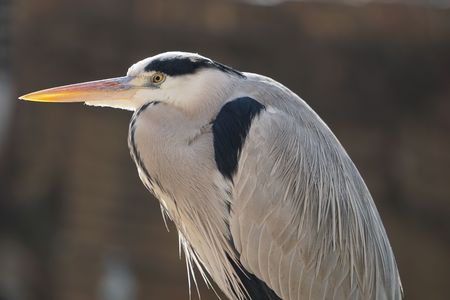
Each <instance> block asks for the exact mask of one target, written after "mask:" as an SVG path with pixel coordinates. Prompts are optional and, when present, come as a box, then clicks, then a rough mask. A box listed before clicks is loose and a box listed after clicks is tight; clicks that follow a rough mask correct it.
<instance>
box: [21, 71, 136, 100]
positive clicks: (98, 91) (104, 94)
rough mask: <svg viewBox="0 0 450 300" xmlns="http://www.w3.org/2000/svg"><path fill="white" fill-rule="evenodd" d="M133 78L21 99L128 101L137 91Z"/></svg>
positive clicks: (88, 84) (34, 94)
mask: <svg viewBox="0 0 450 300" xmlns="http://www.w3.org/2000/svg"><path fill="white" fill-rule="evenodd" d="M132 79H133V77H130V76H126V77H117V78H110V79H104V80H97V81H90V82H83V83H77V84H71V85H65V86H60V87H55V88H51V89H45V90H41V91H37V92H34V93H30V94H26V95H23V96H21V97H19V99H20V100H27V101H37V102H86V101H101V100H128V99H130V98H131V97H132V96H133V95H134V93H135V91H133V85H131V84H130V81H131V80H132Z"/></svg>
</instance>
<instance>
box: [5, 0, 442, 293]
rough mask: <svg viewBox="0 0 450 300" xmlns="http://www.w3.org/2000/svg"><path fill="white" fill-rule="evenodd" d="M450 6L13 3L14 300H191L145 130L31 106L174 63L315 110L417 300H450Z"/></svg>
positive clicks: (111, 113) (93, 0) (8, 124)
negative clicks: (208, 64) (247, 82)
mask: <svg viewBox="0 0 450 300" xmlns="http://www.w3.org/2000/svg"><path fill="white" fill-rule="evenodd" d="M449 2H450V1H447V0H441V1H439V0H423V1H421V0H410V1H409V0H404V1H380V2H378V1H369V0H353V1H352V0H342V1H338V0H336V1H292V2H284V1H277V0H272V1H267V0H252V1H246V2H245V1H237V0H236V1H225V0H222V1H219V0H191V1H182V0H179V1H176V0H152V1H149V0H128V1H123V0H77V1H70V0H39V1H32V0H0V299H1V300H37V299H39V300H40V299H45V300H89V299H99V300H135V299H188V297H189V295H188V284H187V277H186V270H185V264H184V258H182V259H180V258H179V255H178V246H177V236H176V231H175V229H174V227H173V226H172V225H170V226H169V227H170V229H171V230H170V232H169V233H167V231H166V229H165V228H164V225H163V221H162V218H161V215H160V209H159V206H158V204H157V201H156V200H155V199H154V198H153V197H151V196H150V194H149V193H148V192H147V191H146V190H145V188H144V187H143V185H142V184H141V183H140V181H139V179H138V176H137V172H136V169H135V166H134V165H133V163H132V161H131V159H130V157H129V153H128V148H127V142H126V140H127V130H128V122H129V119H130V117H131V114H130V113H129V112H126V111H119V110H112V109H99V108H91V107H86V106H83V105H80V104H52V105H49V104H36V103H26V102H19V101H17V97H18V96H19V95H21V94H24V93H28V92H31V91H34V90H37V89H43V88H47V87H52V86H57V85H62V84H68V83H74V82H80V81H88V80H94V79H101V78H107V77H114V76H119V75H122V74H124V73H125V72H126V70H127V68H128V66H130V65H131V64H132V63H134V62H135V61H137V60H140V59H142V58H145V57H147V56H151V55H154V54H157V53H159V52H163V51H168V50H184V51H193V52H199V53H201V54H203V55H206V56H208V57H211V58H214V59H216V60H219V61H221V62H223V63H225V64H229V65H232V66H234V67H236V68H238V69H240V70H243V71H252V72H257V73H262V74H265V75H268V76H270V77H273V78H275V79H277V80H278V81H280V82H282V83H284V84H286V85H287V86H288V87H290V88H291V89H292V90H294V91H295V92H297V93H298V94H299V95H300V96H301V97H303V98H304V99H305V100H306V101H307V102H308V103H309V104H310V105H311V106H312V107H313V108H314V109H315V110H316V111H317V112H318V113H319V115H321V116H322V118H323V119H324V120H325V121H326V122H327V123H328V125H329V126H330V127H331V128H332V130H333V131H334V132H335V134H336V135H337V137H338V138H339V139H340V141H341V142H342V144H343V145H344V146H345V148H346V149H347V151H348V152H349V154H350V156H351V157H352V158H353V160H354V161H355V163H356V165H357V166H358V168H359V169H360V171H361V173H362V175H363V177H364V178H365V180H366V183H367V184H368V186H369V188H370V190H371V192H372V194H373V196H374V199H375V201H376V204H377V206H378V208H379V210H380V213H381V215H382V218H383V221H384V223H385V226H386V228H387V232H388V234H389V237H390V240H391V243H392V247H393V248H394V252H395V254H396V257H397V262H398V265H399V268H400V273H401V276H402V281H403V284H404V289H405V293H406V299H450V292H449V284H450V10H449V9H448V8H449V6H450V3H449ZM200 285H201V286H200V288H201V293H202V299H215V296H214V293H213V292H212V291H211V290H208V289H206V288H205V286H204V285H203V284H200ZM192 297H193V299H196V298H197V295H196V293H195V290H194V291H193V296H192Z"/></svg>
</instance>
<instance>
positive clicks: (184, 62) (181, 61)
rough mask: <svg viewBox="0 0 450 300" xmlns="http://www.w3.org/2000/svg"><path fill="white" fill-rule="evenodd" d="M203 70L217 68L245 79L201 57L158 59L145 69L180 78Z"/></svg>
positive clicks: (239, 73) (241, 75)
mask: <svg viewBox="0 0 450 300" xmlns="http://www.w3.org/2000/svg"><path fill="white" fill-rule="evenodd" d="M201 68H216V69H218V70H221V71H222V72H225V73H229V74H234V75H237V76H239V77H245V76H244V75H243V74H242V73H241V72H239V71H236V70H235V69H233V68H231V67H228V66H225V65H223V64H221V63H218V62H215V61H212V60H209V59H205V58H201V57H196V58H191V57H174V58H170V59H156V60H153V61H151V62H150V63H149V64H148V65H147V66H146V67H145V71H147V72H149V71H158V72H162V73H164V74H167V75H169V76H178V75H186V74H194V73H195V72H197V70H199V69H201Z"/></svg>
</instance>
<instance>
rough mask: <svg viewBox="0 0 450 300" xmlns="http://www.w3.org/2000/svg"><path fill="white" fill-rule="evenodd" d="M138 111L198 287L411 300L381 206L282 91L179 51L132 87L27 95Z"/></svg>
mask: <svg viewBox="0 0 450 300" xmlns="http://www.w3.org/2000/svg"><path fill="white" fill-rule="evenodd" d="M20 99H22V100H30V101H43V102H85V103H86V104H88V105H94V106H106V107H113V108H121V109H126V110H131V111H134V113H133V116H132V118H131V122H130V125H129V136H128V144H129V148H130V152H131V156H132V158H133V160H134V161H135V163H136V166H137V169H138V174H139V177H140V178H141V180H142V182H143V183H144V185H145V186H146V187H147V188H148V190H150V191H151V192H152V193H153V194H154V195H155V196H156V198H157V199H158V200H159V202H160V204H161V207H162V211H163V217H164V218H165V217H166V216H167V217H168V218H170V220H172V221H173V222H174V223H175V225H176V227H177V230H178V234H179V241H180V246H181V248H182V249H183V250H184V252H185V256H186V261H187V265H188V275H189V273H193V272H194V266H196V267H197V269H198V270H199V272H200V274H201V276H202V277H203V279H204V280H205V281H206V282H207V283H208V282H209V280H210V279H212V280H214V282H215V283H216V284H217V286H218V287H219V288H220V289H221V290H222V291H223V293H224V294H225V295H226V296H227V297H229V298H230V299H239V300H241V299H302V300H304V299H379V300H380V299H401V298H402V287H401V282H400V277H399V273H398V270H397V266H396V262H395V258H394V254H393V252H392V249H391V246H390V244H389V240H388V237H387V235H386V232H385V229H384V227H383V224H382V221H381V219H380V216H379V214H378V212H377V209H376V207H375V204H374V202H373V200H372V197H371V195H370V193H369V191H368V189H367V187H366V185H365V183H364V181H363V179H362V178H361V176H360V174H359V172H358V170H357V169H356V167H355V165H354V164H353V162H352V161H351V159H350V158H349V156H348V155H347V153H346V151H345V150H344V148H343V147H342V146H341V144H340V143H339V141H338V140H337V139H336V137H335V136H334V134H333V133H332V132H331V130H330V129H329V128H328V127H327V125H326V124H325V123H324V122H323V121H322V120H321V119H320V117H319V116H318V115H317V114H316V113H315V112H314V111H313V110H312V109H311V108H310V107H309V106H308V105H307V103H306V102H305V101H303V100H302V99H301V98H300V97H299V96H297V95H296V94H295V93H293V92H292V91H291V90H289V89H288V88H287V87H285V86H283V85H282V84H280V83H278V82H277V81H275V80H273V79H270V78H268V77H265V76H261V75H258V74H253V73H247V72H241V71H238V70H235V69H233V68H231V67H228V66H226V65H223V64H221V63H218V62H216V61H214V60H211V59H209V58H206V57H203V56H201V55H198V54H194V53H186V52H166V53H162V54H159V55H156V56H153V57H149V58H146V59H144V60H142V61H139V62H137V63H135V64H134V65H132V66H131V67H130V68H129V69H128V72H127V74H126V76H124V77H118V78H111V79H105V80H99V81H92V82H86V83H79V84H74V85H68V86H63V87H57V88H51V89H46V90H42V91H38V92H34V93H31V94H27V95H24V96H22V97H21V98H20Z"/></svg>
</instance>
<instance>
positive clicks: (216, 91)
mask: <svg viewBox="0 0 450 300" xmlns="http://www.w3.org/2000/svg"><path fill="white" fill-rule="evenodd" d="M242 77H244V75H243V74H242V73H240V72H238V71H236V70H234V69H232V68H230V67H227V66H225V65H222V64H220V63H217V62H215V61H213V60H211V59H209V58H206V57H203V56H200V55H198V54H194V53H186V52H166V53H162V54H159V55H156V56H153V57H149V58H146V59H144V60H141V61H139V62H137V63H135V64H134V65H132V66H131V67H130V68H129V69H128V72H127V74H126V76H123V77H117V78H110V79H103V80H97V81H90V82H84V83H77V84H71V85H66V86H61V87H56V88H50V89H46V90H42V91H38V92H34V93H30V94H27V95H24V96H22V97H20V99H21V100H28V101H38V102H85V103H86V104H87V105H93V106H105V107H113V108H121V109H127V110H136V109H138V108H139V107H141V106H142V105H144V104H145V103H147V102H149V101H160V102H167V103H170V104H173V105H176V106H178V107H180V108H185V109H188V110H189V109H191V110H192V109H193V108H195V107H203V106H207V105H208V103H209V102H214V99H219V98H220V99H223V98H224V95H223V94H226V93H227V92H229V91H230V90H232V88H231V87H230V84H229V83H230V82H231V81H233V80H235V79H236V78H242Z"/></svg>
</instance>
